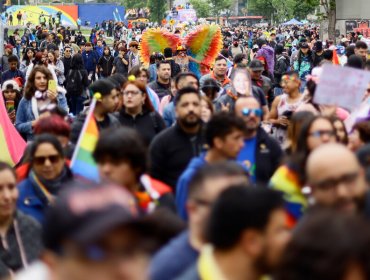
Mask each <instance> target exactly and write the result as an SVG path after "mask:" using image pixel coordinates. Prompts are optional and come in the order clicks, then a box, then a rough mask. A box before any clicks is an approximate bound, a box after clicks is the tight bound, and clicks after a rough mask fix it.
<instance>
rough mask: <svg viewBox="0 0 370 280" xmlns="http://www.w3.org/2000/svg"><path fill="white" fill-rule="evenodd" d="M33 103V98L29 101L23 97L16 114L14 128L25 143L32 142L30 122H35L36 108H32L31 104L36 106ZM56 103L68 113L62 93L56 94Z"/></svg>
mask: <svg viewBox="0 0 370 280" xmlns="http://www.w3.org/2000/svg"><path fill="white" fill-rule="evenodd" d="M32 100H34V101H32ZM35 101H36V99H35V98H34V97H32V98H31V99H29V100H28V99H26V98H24V97H23V98H22V99H21V101H20V102H19V105H18V109H17V113H16V120H15V127H16V128H17V130H18V132H19V133H20V134H22V135H23V136H25V137H26V140H27V141H32V140H33V130H32V121H34V120H36V116H35V114H34V110H35V109H36V110H37V108H35V105H34V106H33V107H34V108H32V103H34V104H36V102H35ZM57 102H58V106H59V107H60V108H61V109H62V110H64V111H65V112H67V113H68V105H67V99H66V97H65V95H64V94H63V93H58V96H57ZM36 106H37V105H36Z"/></svg>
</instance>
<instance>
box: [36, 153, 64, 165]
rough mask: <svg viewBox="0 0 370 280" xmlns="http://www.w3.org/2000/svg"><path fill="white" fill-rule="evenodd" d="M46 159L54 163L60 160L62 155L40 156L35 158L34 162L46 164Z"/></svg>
mask: <svg viewBox="0 0 370 280" xmlns="http://www.w3.org/2000/svg"><path fill="white" fill-rule="evenodd" d="M46 160H49V161H50V162H51V163H52V164H55V163H58V162H59V160H60V155H51V156H40V157H34V158H33V162H34V163H35V164H36V165H43V164H45V162H46Z"/></svg>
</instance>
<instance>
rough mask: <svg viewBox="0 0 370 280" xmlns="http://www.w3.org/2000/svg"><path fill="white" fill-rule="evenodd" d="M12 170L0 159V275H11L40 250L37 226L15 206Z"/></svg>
mask: <svg viewBox="0 0 370 280" xmlns="http://www.w3.org/2000/svg"><path fill="white" fill-rule="evenodd" d="M16 181H17V180H16V174H15V172H14V170H13V169H12V168H11V167H10V166H9V165H8V164H6V163H4V162H0V237H1V243H0V244H1V245H0V278H1V279H3V278H5V277H9V276H11V275H12V274H13V273H14V272H15V271H17V270H19V269H22V268H25V267H27V266H28V264H30V263H31V262H33V261H35V260H37V259H38V257H39V254H40V252H41V250H42V244H41V227H40V225H39V224H38V223H37V222H36V221H35V220H34V219H32V218H31V217H29V216H27V215H25V214H24V213H22V212H21V211H19V210H18V209H17V200H18V196H19V191H18V189H17V186H16Z"/></svg>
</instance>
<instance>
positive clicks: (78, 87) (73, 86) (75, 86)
mask: <svg viewBox="0 0 370 280" xmlns="http://www.w3.org/2000/svg"><path fill="white" fill-rule="evenodd" d="M66 90H67V92H68V93H74V94H78V95H81V94H82V91H83V90H84V86H83V82H82V74H81V72H80V70H72V69H71V70H69V73H68V76H67V81H66Z"/></svg>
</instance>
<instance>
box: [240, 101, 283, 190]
mask: <svg viewBox="0 0 370 280" xmlns="http://www.w3.org/2000/svg"><path fill="white" fill-rule="evenodd" d="M235 114H236V115H237V116H239V117H242V118H243V120H244V122H245V127H246V131H245V135H244V147H243V149H242V150H241V151H240V153H239V155H238V157H237V161H238V162H240V163H241V164H242V165H243V166H244V167H245V168H246V169H247V170H248V171H249V174H250V180H251V182H252V183H254V184H257V185H259V184H262V185H264V184H267V183H268V182H269V180H270V178H271V176H272V175H273V174H274V172H275V170H276V169H277V168H278V166H279V164H280V161H281V159H282V156H283V151H282V149H281V148H280V146H279V144H278V143H277V142H276V141H275V140H274V139H273V138H272V137H270V136H269V135H268V134H267V133H266V131H265V130H264V129H263V128H262V127H261V126H260V123H261V119H262V117H263V112H262V109H261V105H260V103H259V102H258V101H257V100H256V99H255V98H254V97H253V96H243V97H240V98H238V100H237V101H236V103H235Z"/></svg>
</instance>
